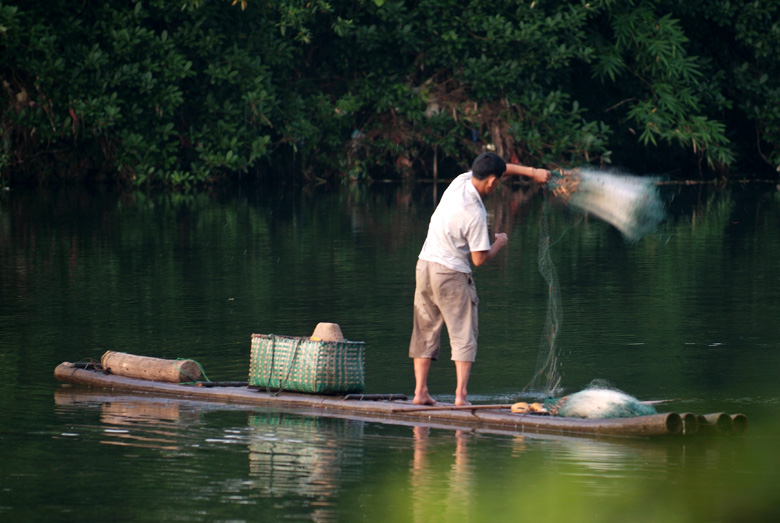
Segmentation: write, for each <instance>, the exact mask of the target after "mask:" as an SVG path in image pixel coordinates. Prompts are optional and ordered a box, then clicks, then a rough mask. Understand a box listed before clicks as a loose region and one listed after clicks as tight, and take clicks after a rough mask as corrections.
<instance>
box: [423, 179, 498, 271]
mask: <svg viewBox="0 0 780 523" xmlns="http://www.w3.org/2000/svg"><path fill="white" fill-rule="evenodd" d="M487 250H490V236H489V234H488V227H487V212H486V211H485V205H484V204H483V203H482V198H481V197H480V195H479V192H477V188H476V187H474V184H473V183H471V171H469V172H467V173H463V174H461V175H460V176H458V177H457V178H455V179H454V180H453V181H452V183H450V186H449V187H447V190H446V191H444V194H443V195H442V197H441V201H440V202H439V205H438V206H437V207H436V210H435V211H434V212H433V215H432V216H431V222H430V224H429V225H428V236H427V237H426V238H425V243H424V244H423V248H422V251H421V252H420V256H419V258H420V259H421V260H426V261H432V262H436V263H440V264H442V265H444V266H445V267H449V268H450V269H452V270H454V271H458V272H465V273H466V274H471V263H470V261H469V256H470V254H471V252H472V251H487Z"/></svg>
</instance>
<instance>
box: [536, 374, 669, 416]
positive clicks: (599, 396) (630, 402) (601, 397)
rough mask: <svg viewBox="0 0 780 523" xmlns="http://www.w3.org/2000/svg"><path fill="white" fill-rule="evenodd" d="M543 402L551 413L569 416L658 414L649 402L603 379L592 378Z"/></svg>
mask: <svg viewBox="0 0 780 523" xmlns="http://www.w3.org/2000/svg"><path fill="white" fill-rule="evenodd" d="M544 406H545V408H546V409H547V412H549V413H550V414H552V415H555V416H565V417H569V418H590V419H606V418H633V417H636V416H650V415H652V414H657V412H656V410H655V408H654V407H653V406H652V405H647V404H645V403H642V402H641V401H639V400H638V399H636V398H634V397H633V396H629V395H628V394H626V393H625V392H623V391H620V390H618V389H616V388H614V387H612V386H611V385H610V384H609V383H607V382H605V381H603V380H594V381H593V382H591V383H590V385H588V386H587V387H586V388H585V389H583V390H581V391H580V392H575V393H574V394H569V395H568V396H564V397H562V398H549V399H546V400H545V401H544Z"/></svg>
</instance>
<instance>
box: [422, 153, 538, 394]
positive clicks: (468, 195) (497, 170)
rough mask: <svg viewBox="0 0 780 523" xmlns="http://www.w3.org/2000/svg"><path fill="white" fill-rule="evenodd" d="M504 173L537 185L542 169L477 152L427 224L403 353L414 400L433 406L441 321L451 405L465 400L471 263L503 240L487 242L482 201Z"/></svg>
mask: <svg viewBox="0 0 780 523" xmlns="http://www.w3.org/2000/svg"><path fill="white" fill-rule="evenodd" d="M504 172H507V173H508V174H522V175H525V176H531V177H532V178H534V179H535V180H536V181H538V182H541V183H543V182H544V181H546V180H547V177H548V176H549V171H546V170H544V169H529V168H527V167H522V166H518V165H514V164H510V165H509V166H507V164H506V162H504V160H502V159H501V158H500V157H499V156H497V155H496V154H493V153H482V154H480V155H479V156H478V157H477V158H476V160H474V163H473V164H472V167H471V171H469V172H466V173H463V174H461V175H460V176H458V177H457V178H455V180H453V181H452V183H450V185H449V187H447V190H446V191H444V194H443V195H442V198H441V201H440V202H439V205H438V206H437V207H436V210H435V211H434V213H433V215H432V216H431V221H430V224H429V226H428V236H427V237H426V239H425V244H424V245H423V248H422V251H421V252H420V255H419V259H418V261H417V269H416V273H415V274H416V276H415V278H416V284H417V287H416V289H415V293H414V328H413V331H412V339H411V342H410V344H409V357H411V358H413V359H414V376H415V382H416V383H415V390H414V403H415V404H417V405H434V404H435V403H436V401H435V400H434V399H433V398H432V397H431V395H430V394H429V393H428V372H429V371H430V368H431V362H432V361H433V360H437V359H438V358H439V345H440V341H441V329H442V326H443V325H444V324H446V325H447V333H448V334H449V337H450V347H451V349H452V360H453V361H454V362H455V373H456V377H457V385H456V389H455V405H470V403H469V401H468V400H467V399H466V396H467V390H466V388H467V385H468V380H469V374H470V373H471V365H472V363H473V362H474V359H475V357H476V355H477V334H478V321H477V304H478V303H479V299H478V298H477V289H476V287H475V286H474V280H473V279H472V277H471V264H470V263H469V255H470V256H471V262H473V263H474V265H475V266H476V267H479V266H480V265H482V264H484V263H485V262H487V261H489V260H491V259H492V258H493V257H495V256H496V254H498V252H499V251H500V250H501V249H502V248H503V247H504V246H505V245H506V244H507V242H508V241H509V240H508V238H507V235H506V234H504V233H496V235H495V242H493V244H492V245H491V243H490V236H489V234H488V226H487V213H486V211H485V206H484V204H483V203H482V199H483V198H484V197H485V196H488V195H489V194H491V193H492V192H493V191H494V190H495V188H496V187H498V184H499V183H500V181H501V177H502V176H503V175H504Z"/></svg>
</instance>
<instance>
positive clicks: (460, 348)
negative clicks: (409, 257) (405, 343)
mask: <svg viewBox="0 0 780 523" xmlns="http://www.w3.org/2000/svg"><path fill="white" fill-rule="evenodd" d="M415 272H416V276H415V279H416V282H417V287H416V288H415V291H414V328H413V330H412V340H411V342H410V343H409V357H410V358H431V359H432V360H438V359H439V346H440V344H441V329H442V326H443V325H444V324H446V325H447V333H448V334H449V337H450V348H451V349H452V360H453V361H471V362H473V361H474V359H475V358H476V356H477V335H478V334H479V328H478V322H477V305H478V304H479V298H477V288H476V286H475V285H474V280H473V279H472V277H471V275H470V274H466V273H463V272H458V271H453V270H452V269H449V268H447V267H445V266H444V265H440V264H438V263H434V262H429V261H425V260H417V270H416V271H415Z"/></svg>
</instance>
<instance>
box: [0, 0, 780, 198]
mask: <svg viewBox="0 0 780 523" xmlns="http://www.w3.org/2000/svg"><path fill="white" fill-rule="evenodd" d="M779 15H780V6H776V5H775V3H774V2H769V1H766V0H764V1H760V0H759V1H755V2H749V3H745V4H744V5H743V3H742V2H729V1H727V0H716V1H710V2H679V1H676V0H626V1H617V0H596V1H593V2H589V3H585V2H580V1H574V0H572V1H552V0H537V1H530V2H522V3H518V2H516V1H509V0H494V1H492V2H486V1H484V0H475V1H470V2H455V1H454V0H418V1H415V2H411V1H408V0H352V1H349V2H345V1H341V0H333V1H331V2H325V1H324V0H280V1H276V0H275V1H261V0H240V1H237V0H178V1H177V0H167V1H166V0H149V1H145V2H141V1H138V2H136V3H118V4H117V3H112V4H109V3H100V2H95V1H90V0H86V1H85V2H78V3H73V2H67V1H65V0H51V1H44V2H37V3H36V2H33V3H27V2H8V1H3V2H0V50H2V53H1V54H0V81H2V85H3V90H4V92H5V94H6V104H5V107H4V109H3V111H2V114H0V132H1V133H2V139H3V143H2V149H0V169H1V171H0V173H2V174H1V175H0V176H1V177H0V180H2V181H3V183H8V182H9V181H10V180H13V181H28V180H39V181H49V180H55V179H76V180H82V179H90V178H97V179H101V178H105V179H118V180H121V181H124V182H127V183H132V184H135V185H140V186H146V185H166V186H171V187H179V188H187V187H190V186H193V185H197V184H201V183H207V182H209V183H210V182H214V181H217V180H219V179H220V178H235V177H238V176H242V173H248V174H250V175H253V176H260V177H262V176H266V175H267V173H270V172H274V173H279V172H284V171H289V172H292V173H293V174H292V179H298V178H300V177H302V178H304V179H308V180H313V179H316V178H328V177H349V178H357V179H361V178H368V177H372V176H378V175H380V173H381V175H382V176H388V175H389V176H395V177H403V176H407V175H408V174H409V173H412V172H426V171H427V172H431V169H432V167H433V166H434V164H435V163H443V165H447V162H448V161H452V162H457V163H459V164H461V165H462V164H464V163H468V159H469V158H470V157H472V156H473V155H474V153H476V152H477V151H480V150H482V149H484V148H485V147H492V148H495V150H496V151H497V152H498V153H499V154H501V155H502V156H503V157H505V158H506V159H508V160H509V159H511V160H515V161H522V162H526V163H530V164H534V165H547V166H558V165H564V166H571V165H579V164H583V163H597V164H600V163H608V162H610V161H612V159H613V158H617V161H619V162H620V163H621V164H627V165H626V166H627V167H629V168H631V169H633V170H637V171H642V170H649V169H650V168H651V167H652V168H656V167H658V166H660V167H661V168H668V167H670V165H669V163H670V162H672V161H675V162H683V163H684V164H693V165H697V164H698V165H699V166H700V167H701V169H703V170H706V169H710V170H715V171H718V172H727V170H728V169H730V168H732V169H733V168H737V169H740V168H741V169H745V168H750V169H754V168H756V165H758V164H757V162H756V160H757V159H758V160H760V162H761V165H763V166H764V167H767V166H768V167H769V168H772V169H774V168H776V167H777V166H778V165H780V103H778V102H780V83H779V82H780V80H779V79H780V71H779V70H778V69H780V62H779V61H778V56H780V54H779V53H778V51H780V43H778V42H780V38H779V37H780V25H779V24H780V22H778V20H780V16H779ZM650 157H655V158H656V159H655V161H654V162H650V163H651V164H652V166H651V167H650V166H642V165H638V164H639V163H640V162H642V161H644V160H645V159H647V158H650ZM447 159H452V160H447ZM632 162H633V164H632ZM664 162H666V163H664ZM688 174H690V173H688Z"/></svg>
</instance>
